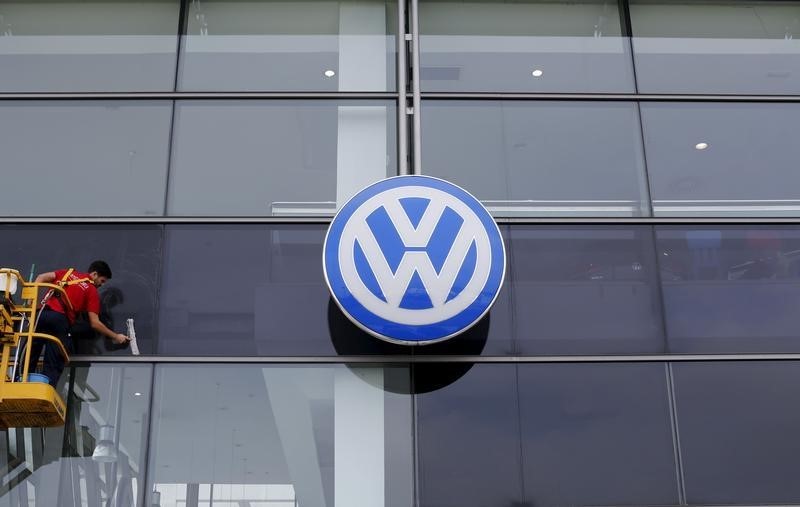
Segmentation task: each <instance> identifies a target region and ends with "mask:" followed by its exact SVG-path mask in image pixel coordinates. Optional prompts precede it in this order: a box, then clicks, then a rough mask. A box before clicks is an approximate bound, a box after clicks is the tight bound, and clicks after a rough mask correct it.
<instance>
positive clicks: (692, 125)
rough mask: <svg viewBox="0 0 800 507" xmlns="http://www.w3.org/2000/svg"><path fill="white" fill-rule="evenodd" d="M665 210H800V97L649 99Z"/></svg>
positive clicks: (647, 124) (651, 166)
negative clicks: (797, 100)
mask: <svg viewBox="0 0 800 507" xmlns="http://www.w3.org/2000/svg"><path fill="white" fill-rule="evenodd" d="M641 111H642V125H643V127H644V136H645V137H644V141H645V147H646V152H647V169H648V172H649V175H650V185H651V191H652V196H653V211H654V213H655V214H656V215H657V216H698V215H711V216H798V215H800V172H798V171H797V170H796V164H797V160H799V159H800V144H798V143H797V142H796V134H795V130H796V124H797V118H798V116H799V115H800V105H798V104H766V103H736V104H732V103H725V104H722V103H693V104H675V103H670V104H667V103H643V104H641Z"/></svg>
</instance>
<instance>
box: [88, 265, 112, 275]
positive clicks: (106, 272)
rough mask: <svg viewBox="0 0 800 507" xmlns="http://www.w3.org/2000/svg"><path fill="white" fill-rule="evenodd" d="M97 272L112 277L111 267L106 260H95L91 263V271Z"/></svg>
mask: <svg viewBox="0 0 800 507" xmlns="http://www.w3.org/2000/svg"><path fill="white" fill-rule="evenodd" d="M95 271H96V272H97V274H98V275H100V276H104V277H106V278H111V268H110V267H109V266H108V263H107V262H106V261H94V262H92V263H91V264H89V273H92V272H95Z"/></svg>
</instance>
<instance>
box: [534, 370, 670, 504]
mask: <svg viewBox="0 0 800 507" xmlns="http://www.w3.org/2000/svg"><path fill="white" fill-rule="evenodd" d="M519 391H520V394H519V396H520V418H521V428H522V456H523V473H524V481H525V495H526V500H527V502H528V503H526V504H524V505H536V506H540V505H541V506H546V505H547V506H557V505H675V504H678V503H679V502H678V482H677V476H676V466H675V452H674V447H673V439H672V428H671V424H670V422H671V421H670V412H669V402H668V400H669V398H668V394H667V375H666V369H665V366H664V365H663V364H661V363H647V364H619V363H616V364H615V363H611V364H527V365H519Z"/></svg>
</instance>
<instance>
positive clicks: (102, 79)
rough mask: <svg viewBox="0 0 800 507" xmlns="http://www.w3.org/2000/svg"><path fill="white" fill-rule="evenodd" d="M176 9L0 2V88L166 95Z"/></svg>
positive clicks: (160, 0)
mask: <svg viewBox="0 0 800 507" xmlns="http://www.w3.org/2000/svg"><path fill="white" fill-rule="evenodd" d="M179 4H180V2H178V1H177V0H143V1H130V0H99V1H92V2H78V1H37V2H35V1H30V0H12V1H3V2H0V69H4V72H0V91H3V92H136V91H170V90H173V89H174V87H175V58H176V56H175V55H176V52H177V46H178V35H177V30H178V10H179Z"/></svg>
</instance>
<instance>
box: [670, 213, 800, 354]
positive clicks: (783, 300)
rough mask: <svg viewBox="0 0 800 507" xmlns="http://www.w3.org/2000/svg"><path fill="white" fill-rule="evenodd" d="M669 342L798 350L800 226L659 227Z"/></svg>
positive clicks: (683, 349)
mask: <svg viewBox="0 0 800 507" xmlns="http://www.w3.org/2000/svg"><path fill="white" fill-rule="evenodd" d="M656 234H657V248H658V250H657V252H658V256H659V263H660V264H661V266H662V274H663V281H662V285H663V291H664V312H665V318H666V325H667V331H668V336H669V348H670V351H671V352H676V353H693V352H697V353H702V352H719V353H736V352H798V351H800V341H798V339H797V330H798V329H800V315H798V312H797V305H796V302H797V301H798V298H800V264H798V258H799V257H798V252H800V229H798V228H796V227H794V226H784V227H781V226H758V227H755V226H754V227H745V226H725V227H719V226H716V227H714V226H695V227H685V226H662V227H659V228H657V231H656Z"/></svg>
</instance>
